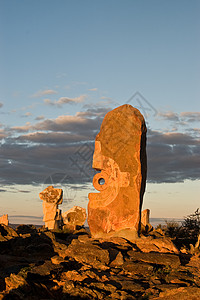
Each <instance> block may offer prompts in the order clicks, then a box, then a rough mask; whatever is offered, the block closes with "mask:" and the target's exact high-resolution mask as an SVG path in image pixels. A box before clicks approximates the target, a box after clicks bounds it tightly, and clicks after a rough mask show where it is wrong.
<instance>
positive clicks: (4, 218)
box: [0, 214, 9, 226]
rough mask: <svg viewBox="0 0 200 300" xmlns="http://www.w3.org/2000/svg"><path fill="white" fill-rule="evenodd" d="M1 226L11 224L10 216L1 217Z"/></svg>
mask: <svg viewBox="0 0 200 300" xmlns="http://www.w3.org/2000/svg"><path fill="white" fill-rule="evenodd" d="M0 224H4V225H7V226H8V224H9V221H8V214H6V215H3V216H2V217H0Z"/></svg>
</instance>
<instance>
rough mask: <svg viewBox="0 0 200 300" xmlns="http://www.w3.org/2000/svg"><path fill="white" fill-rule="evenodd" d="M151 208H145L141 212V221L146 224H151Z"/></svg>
mask: <svg viewBox="0 0 200 300" xmlns="http://www.w3.org/2000/svg"><path fill="white" fill-rule="evenodd" d="M149 215H150V209H145V210H143V211H142V214H141V223H142V224H143V225H144V226H146V225H148V224H149Z"/></svg>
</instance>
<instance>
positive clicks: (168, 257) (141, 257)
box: [127, 251, 181, 268]
mask: <svg viewBox="0 0 200 300" xmlns="http://www.w3.org/2000/svg"><path fill="white" fill-rule="evenodd" d="M127 254H128V255H129V256H130V259H131V261H142V262H147V263H151V264H157V265H163V266H172V267H174V268H177V267H178V266H180V264H181V263H180V260H179V257H178V256H177V255H174V254H164V253H160V254H159V255H158V253H154V252H152V253H141V252H133V251H128V253H127Z"/></svg>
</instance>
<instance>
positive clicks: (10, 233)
mask: <svg viewBox="0 0 200 300" xmlns="http://www.w3.org/2000/svg"><path fill="white" fill-rule="evenodd" d="M0 236H3V237H4V238H6V239H7V240H8V239H11V238H13V237H17V236H18V234H17V232H16V231H15V230H14V229H13V228H12V227H10V226H7V225H5V224H0Z"/></svg>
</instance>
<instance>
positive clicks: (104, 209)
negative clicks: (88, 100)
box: [88, 104, 147, 240]
mask: <svg viewBox="0 0 200 300" xmlns="http://www.w3.org/2000/svg"><path fill="white" fill-rule="evenodd" d="M93 168H94V169H97V170H100V171H101V172H100V173H98V174H96V175H95V176H94V179H93V185H94V187H95V188H96V189H97V190H98V191H99V192H100V193H90V194H89V204H88V224H89V227H90V231H91V234H92V236H93V237H95V238H100V237H105V236H106V235H108V234H109V236H110V237H111V236H121V237H125V238H127V239H130V240H134V239H135V238H137V233H138V232H139V229H140V215H141V206H142V200H143V194H144V191H145V183H146V168H147V165H146V125H145V121H144V118H143V116H142V115H141V113H140V112H139V111H138V110H137V109H136V108H133V107H132V106H131V105H128V104H126V105H122V106H120V107H118V108H116V109H114V110H112V111H110V112H109V113H107V115H106V116H105V118H104V120H103V123H102V125H101V129H100V132H99V134H98V135H97V137H96V140H95V151H94V155H93ZM102 181H104V182H102Z"/></svg>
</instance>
